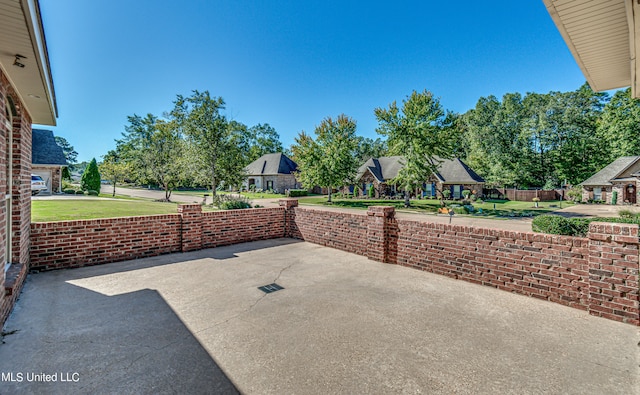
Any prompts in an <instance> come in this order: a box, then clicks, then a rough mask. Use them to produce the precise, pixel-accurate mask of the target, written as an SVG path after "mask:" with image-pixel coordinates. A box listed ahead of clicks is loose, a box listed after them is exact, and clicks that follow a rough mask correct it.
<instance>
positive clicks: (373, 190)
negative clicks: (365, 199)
mask: <svg viewBox="0 0 640 395" xmlns="http://www.w3.org/2000/svg"><path fill="white" fill-rule="evenodd" d="M367 195H368V196H369V197H370V198H372V197H374V196H375V195H376V190H375V188H374V187H373V184H371V185H369V189H368V190H367Z"/></svg>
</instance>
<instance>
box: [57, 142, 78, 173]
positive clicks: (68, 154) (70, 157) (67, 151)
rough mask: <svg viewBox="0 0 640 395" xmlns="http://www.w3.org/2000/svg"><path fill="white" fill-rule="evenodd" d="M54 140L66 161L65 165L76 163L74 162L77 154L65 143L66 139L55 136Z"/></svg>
mask: <svg viewBox="0 0 640 395" xmlns="http://www.w3.org/2000/svg"><path fill="white" fill-rule="evenodd" d="M54 139H55V140H56V144H57V145H58V146H59V147H60V148H62V152H63V153H64V157H65V159H66V160H67V164H68V165H69V166H71V165H73V164H74V163H76V160H78V152H77V151H76V150H75V149H74V148H73V146H72V145H71V144H70V143H69V142H68V141H67V139H65V138H64V137H61V136H55V137H54Z"/></svg>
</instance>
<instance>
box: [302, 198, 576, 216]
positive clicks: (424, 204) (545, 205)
mask: <svg viewBox="0 0 640 395" xmlns="http://www.w3.org/2000/svg"><path fill="white" fill-rule="evenodd" d="M332 200H333V203H332V206H334V207H335V206H339V207H348V208H358V209H363V210H366V209H367V207H369V206H393V207H395V208H397V209H402V210H410V211H416V212H433V213H435V212H436V211H437V210H438V208H439V207H440V200H437V199H424V200H411V206H412V207H411V208H409V209H405V208H404V200H385V199H341V198H336V197H335V196H334V197H333V198H332ZM445 202H446V204H447V206H450V205H455V204H461V203H460V202H459V201H453V200H448V201H445ZM560 203H561V202H560V201H550V202H540V203H538V206H539V207H538V208H535V204H534V203H533V202H516V201H509V200H487V201H484V202H483V203H478V202H475V203H473V207H474V208H475V209H476V210H478V209H482V213H476V214H474V215H482V216H494V217H510V216H520V215H522V214H523V213H524V214H525V215H526V216H536V215H540V214H545V213H548V212H551V211H555V210H557V209H558V208H560ZM300 204H316V205H327V204H328V203H327V197H326V196H314V197H304V198H300ZM494 205H495V206H494ZM567 205H568V203H567V202H566V201H563V202H562V206H563V207H566V206H567ZM456 210H458V209H456ZM460 210H462V209H460ZM456 212H457V213H458V211H456Z"/></svg>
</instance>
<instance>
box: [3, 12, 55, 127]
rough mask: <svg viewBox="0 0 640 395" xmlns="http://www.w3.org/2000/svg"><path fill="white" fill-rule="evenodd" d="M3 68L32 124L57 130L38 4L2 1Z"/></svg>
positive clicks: (49, 69)
mask: <svg viewBox="0 0 640 395" xmlns="http://www.w3.org/2000/svg"><path fill="white" fill-rule="evenodd" d="M16 55H20V56H22V57H21V58H17V57H16ZM16 62H17V63H21V64H23V65H24V67H19V66H17V65H15V64H14V63H16ZM0 68H1V69H2V71H3V73H4V74H5V75H6V76H7V78H8V79H9V82H10V83H11V85H12V86H13V87H14V89H15V90H16V92H17V94H18V95H19V97H20V100H21V101H22V103H23V104H24V105H25V106H26V110H27V112H28V113H29V114H30V116H31V120H32V122H33V123H37V124H42V125H52V126H54V125H55V124H56V118H57V116H58V108H57V104H56V98H55V91H54V87H53V78H52V75H51V67H50V66H49V54H48V52H47V43H46V41H45V35H44V29H43V26H42V18H41V15H40V5H39V3H38V0H0Z"/></svg>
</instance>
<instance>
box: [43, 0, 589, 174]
mask: <svg viewBox="0 0 640 395" xmlns="http://www.w3.org/2000/svg"><path fill="white" fill-rule="evenodd" d="M40 7H41V10H42V17H43V23H44V28H45V34H46V38H47V45H48V49H49V56H50V63H51V68H52V73H53V79H54V84H55V90H56V97H57V101H58V109H59V117H58V125H57V126H56V127H48V128H49V129H52V130H53V131H54V134H55V135H58V136H62V137H65V138H66V139H67V140H68V141H69V142H70V143H71V144H72V145H73V146H74V147H75V148H76V150H77V151H78V153H79V160H80V161H82V160H90V159H91V158H93V157H96V158H97V159H98V160H100V156H101V155H104V154H105V153H106V152H107V151H108V150H110V149H113V148H115V142H114V139H117V138H120V136H121V133H122V132H123V131H124V126H125V125H126V123H127V116H128V115H133V114H139V115H145V114H147V113H152V114H154V115H158V116H160V115H162V113H163V112H165V111H168V110H170V109H171V108H172V106H173V100H175V97H176V95H177V94H182V95H185V96H188V95H190V94H191V92H192V91H193V90H194V89H197V90H200V91H204V90H209V92H210V93H211V94H212V95H213V96H221V97H223V98H224V100H225V101H226V103H227V106H226V111H225V113H226V115H227V116H229V117H230V118H232V119H235V120H237V121H239V122H242V123H244V124H246V125H248V126H252V125H255V124H258V123H269V124H270V125H271V126H273V127H274V128H275V129H276V130H277V131H278V133H279V134H280V139H281V141H282V142H283V144H284V145H285V146H289V145H290V144H291V143H293V139H294V137H295V136H296V135H297V134H298V133H299V132H300V131H301V130H305V131H307V132H313V130H314V128H315V127H316V125H318V124H319V123H320V122H321V121H322V119H323V118H325V117H327V116H332V117H335V116H337V115H339V114H341V113H344V114H346V115H348V116H350V117H353V118H354V119H355V120H356V121H357V123H358V134H359V135H362V136H366V137H372V138H375V137H376V136H377V135H376V133H375V128H376V126H377V122H376V120H375V117H374V115H373V110H374V108H376V107H386V106H388V105H389V103H391V102H392V101H394V100H396V101H398V102H400V101H402V100H403V99H404V98H405V97H406V96H407V95H409V94H410V93H411V91H412V90H417V91H422V90H424V89H427V90H429V91H431V92H433V93H434V95H436V96H437V97H440V100H441V103H442V105H443V106H444V107H445V108H446V109H448V110H451V111H456V112H460V113H463V112H465V111H467V110H469V109H470V108H473V107H474V106H475V103H476V102H477V100H478V99H479V98H480V97H482V96H488V95H495V96H497V97H501V96H502V95H503V94H505V93H507V92H521V93H523V94H524V93H526V92H540V93H546V92H549V91H569V90H574V89H576V88H578V87H579V86H580V85H582V84H583V83H584V81H585V78H584V76H583V75H582V73H581V72H580V69H579V68H578V66H577V65H576V63H575V61H574V60H573V58H572V56H571V54H570V52H569V50H568V49H567V47H566V45H565V43H564V41H563V40H562V38H561V36H560V34H559V33H558V31H557V29H556V27H555V25H554V24H553V22H552V20H551V18H550V17H549V15H548V13H547V11H546V9H545V7H544V4H543V3H542V0H525V1H513V0H505V1H471V0H461V1H456V2H452V1H402V2H389V1H346V0H345V1H297V0H296V1H275V0H274V1H242V0H230V1H217V0H215V1H214V0H211V1H208V0H201V1H195V0H193V1H165V0H134V1H131V0H126V1H125V0H91V1H86V0H75V1H72V0H40Z"/></svg>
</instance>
